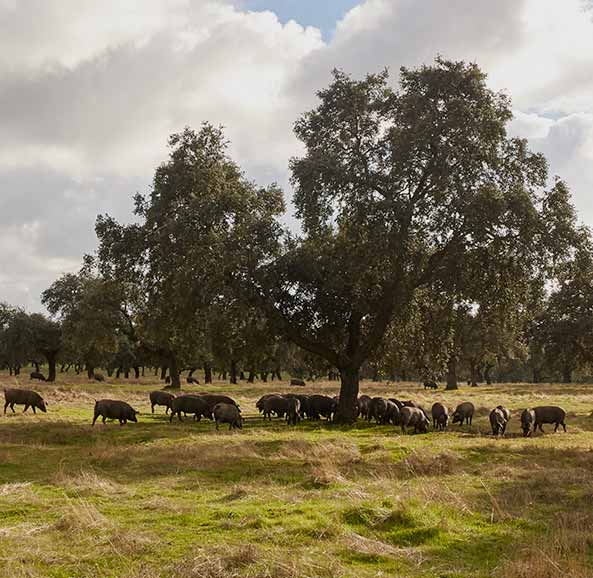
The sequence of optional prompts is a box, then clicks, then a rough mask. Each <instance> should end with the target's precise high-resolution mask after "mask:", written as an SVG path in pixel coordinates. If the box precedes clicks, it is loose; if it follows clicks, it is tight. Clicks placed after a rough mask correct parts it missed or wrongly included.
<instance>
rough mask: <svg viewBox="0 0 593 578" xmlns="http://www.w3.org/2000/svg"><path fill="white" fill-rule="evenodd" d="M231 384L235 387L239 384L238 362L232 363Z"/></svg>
mask: <svg viewBox="0 0 593 578" xmlns="http://www.w3.org/2000/svg"><path fill="white" fill-rule="evenodd" d="M230 382H231V383H232V384H235V385H236V384H237V362H236V361H231V375H230Z"/></svg>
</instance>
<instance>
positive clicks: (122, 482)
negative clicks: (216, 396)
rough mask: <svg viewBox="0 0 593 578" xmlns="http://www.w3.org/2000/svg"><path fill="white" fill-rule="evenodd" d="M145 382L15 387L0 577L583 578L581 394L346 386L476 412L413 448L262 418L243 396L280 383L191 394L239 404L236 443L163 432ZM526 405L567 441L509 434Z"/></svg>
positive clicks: (0, 451)
mask: <svg viewBox="0 0 593 578" xmlns="http://www.w3.org/2000/svg"><path fill="white" fill-rule="evenodd" d="M20 381H21V385H23V386H30V383H29V381H28V379H26V378H21V380H20ZM0 383H2V384H4V385H9V384H10V385H12V384H14V383H15V378H12V377H8V376H6V375H0ZM159 386H160V385H159V384H157V383H156V382H155V381H152V382H151V379H150V378H144V379H142V380H140V383H138V382H134V381H133V380H130V381H127V382H126V381H123V380H122V381H121V382H119V383H115V382H113V383H111V382H110V383H106V384H96V383H89V382H87V381H86V380H85V379H83V378H82V377H78V376H68V375H66V376H64V375H60V376H59V382H58V383H57V384H55V385H48V384H38V383H35V385H34V386H32V387H33V388H34V389H36V390H38V391H40V392H41V393H42V395H43V396H44V397H45V399H46V400H47V401H48V402H49V405H48V410H49V411H48V413H47V414H45V415H44V414H37V415H35V416H34V415H32V414H31V415H28V414H25V415H23V414H22V413H20V412H18V413H17V414H15V415H11V414H10V412H9V414H7V415H6V416H0V576H7V577H8V576H10V577H21V576H23V577H24V576H28V577H33V578H36V577H42V576H43V577H46V576H47V577H68V578H71V577H81V578H82V577H91V576H93V577H95V576H113V577H118V578H119V577H129V578H156V577H163V578H164V577H167V578H169V577H172V578H178V577H182V576H183V577H190V578H191V577H198V576H200V577H206V578H208V577H211V578H216V577H222V576H225V577H231V578H232V577H252V578H257V577H262V578H263V577H268V578H276V577H277V578H290V577H334V576H340V577H353V578H354V577H362V578H364V577H375V576H401V577H411V578H415V577H422V578H428V577H431V578H432V577H443V578H444V577H447V578H453V577H464V578H467V577H484V578H486V577H490V576H492V575H498V574H500V575H504V576H506V577H510V578H512V577H527V576H529V578H548V577H549V578H552V577H553V576H554V577H555V576H558V575H562V576H569V577H575V578H582V577H588V576H593V499H592V496H593V481H592V480H593V477H592V475H591V472H592V471H593V418H592V417H591V416H590V414H591V410H592V409H593V388H591V387H590V386H586V385H575V386H569V387H567V386H561V385H545V386H537V387H536V386H531V385H526V384H517V385H506V384H505V385H493V386H489V387H485V386H484V387H480V388H464V389H462V390H460V391H458V392H443V391H441V390H439V391H437V392H430V393H428V392H425V391H423V390H421V389H420V387H418V386H417V385H414V384H404V385H401V384H400V385H397V384H396V385H390V384H370V383H365V384H363V386H362V388H361V389H362V391H363V392H367V393H370V394H372V395H381V394H389V396H393V395H396V396H398V397H401V398H402V399H410V398H412V399H416V400H418V401H420V402H422V403H424V404H425V405H426V406H427V407H430V405H431V404H432V403H433V402H434V401H437V400H439V401H444V402H445V403H446V404H447V405H449V407H451V406H455V405H456V403H458V402H460V401H465V400H471V401H473V402H474V404H475V405H476V407H477V408H478V411H477V417H476V418H475V419H474V424H473V425H472V426H471V427H466V426H464V427H450V428H449V431H447V432H445V433H436V432H431V433H429V434H426V435H417V436H414V435H401V434H400V432H399V431H398V430H397V429H396V428H394V427H391V426H376V425H373V424H367V423H358V424H357V425H355V426H353V427H351V428H346V427H335V426H332V425H331V424H328V423H326V422H323V421H322V422H305V423H303V424H301V425H299V426H298V427H287V426H286V425H285V424H284V423H283V422H280V421H275V422H273V423H271V424H270V423H264V422H263V421H262V420H261V419H260V418H259V416H258V414H257V412H256V411H255V407H254V404H255V401H256V400H257V398H258V397H259V396H260V395H262V394H263V393H266V392H272V391H286V390H288V389H289V388H288V387H287V385H286V384H285V383H283V384H278V383H276V384H272V383H270V384H256V385H241V384H240V385H238V386H232V387H231V386H228V384H222V383H218V384H215V385H213V386H212V387H209V388H208V390H211V391H217V392H225V393H228V394H230V395H232V396H234V397H235V398H236V399H237V400H238V401H239V402H240V405H241V407H242V408H243V413H244V415H246V417H247V419H246V423H245V426H244V429H243V430H242V431H238V432H229V431H227V430H226V429H224V430H223V429H221V430H220V431H218V432H217V431H216V430H215V428H214V425H213V424H212V423H211V422H209V421H208V420H203V421H202V422H200V423H195V422H193V421H192V420H190V419H187V420H186V421H184V422H183V423H179V422H177V421H174V422H173V423H169V421H168V418H167V417H166V416H164V414H163V410H162V409H161V408H159V409H158V410H157V413H156V414H154V415H152V414H151V413H150V406H149V404H148V392H149V391H150V390H151V389H153V388H155V387H159ZM191 389H192V390H194V391H202V390H204V389H205V388H204V387H203V386H202V387H201V386H193V387H192V388H191ZM336 390H337V385H336V384H331V383H321V384H316V385H314V386H311V387H309V388H307V391H319V392H326V393H330V392H332V393H333V392H335V391H336ZM100 397H115V398H120V399H126V400H128V401H130V402H131V403H132V404H133V405H134V407H136V408H137V409H139V410H140V411H142V412H143V413H142V414H141V415H140V416H139V423H138V424H128V425H127V426H124V427H120V426H119V424H116V423H109V422H108V423H107V425H105V426H103V425H101V424H97V425H95V427H91V425H90V422H91V419H92V408H93V403H94V402H93V400H94V399H98V398H100ZM499 403H504V404H505V405H507V406H508V407H510V408H511V410H512V411H513V418H512V421H511V427H510V429H509V432H508V435H507V437H506V438H505V439H499V440H495V439H492V436H491V435H489V428H488V423H487V419H488V418H487V414H488V411H489V409H490V408H491V407H494V406H495V405H497V404H499ZM540 404H558V405H562V406H563V407H564V408H565V409H566V410H567V411H568V412H569V417H568V419H567V425H568V428H569V431H568V433H567V434H564V433H558V434H552V433H550V432H551V429H550V428H549V427H548V428H547V429H548V431H547V433H546V435H544V436H537V437H534V438H529V439H525V438H523V437H522V436H521V435H520V429H519V412H520V410H521V409H522V408H524V407H527V406H532V405H540Z"/></svg>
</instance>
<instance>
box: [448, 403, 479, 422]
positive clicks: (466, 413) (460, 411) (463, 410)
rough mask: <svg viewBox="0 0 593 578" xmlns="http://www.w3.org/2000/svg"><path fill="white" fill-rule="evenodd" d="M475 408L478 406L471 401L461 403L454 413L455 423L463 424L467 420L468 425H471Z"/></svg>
mask: <svg viewBox="0 0 593 578" xmlns="http://www.w3.org/2000/svg"><path fill="white" fill-rule="evenodd" d="M475 410H476V408H475V407H474V404H473V403H472V402H471V401H464V402H463V403H460V404H459V405H458V406H457V408H456V409H455V412H454V413H453V423H458V424H459V425H463V424H464V422H465V423H467V424H468V425H471V423H472V420H473V417H474V411H475Z"/></svg>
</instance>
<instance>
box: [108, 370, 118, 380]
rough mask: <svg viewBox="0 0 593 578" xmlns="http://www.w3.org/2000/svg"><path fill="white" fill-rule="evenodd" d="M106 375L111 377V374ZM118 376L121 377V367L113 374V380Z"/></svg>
mask: <svg viewBox="0 0 593 578" xmlns="http://www.w3.org/2000/svg"><path fill="white" fill-rule="evenodd" d="M108 375H109V376H110V377H111V373H108ZM120 375H121V367H118V368H117V371H116V372H115V379H119V376H120Z"/></svg>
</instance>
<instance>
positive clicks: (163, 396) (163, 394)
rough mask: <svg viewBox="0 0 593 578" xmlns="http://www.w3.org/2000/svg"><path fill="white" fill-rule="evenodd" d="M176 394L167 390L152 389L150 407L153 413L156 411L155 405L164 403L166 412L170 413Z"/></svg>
mask: <svg viewBox="0 0 593 578" xmlns="http://www.w3.org/2000/svg"><path fill="white" fill-rule="evenodd" d="M174 399H175V396H174V395H173V394H171V393H169V392H167V391H161V390H157V391H151V392H150V409H151V411H152V413H154V406H155V405H164V406H165V407H166V408H167V409H165V413H169V410H170V409H171V404H172V403H173V400H174Z"/></svg>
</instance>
